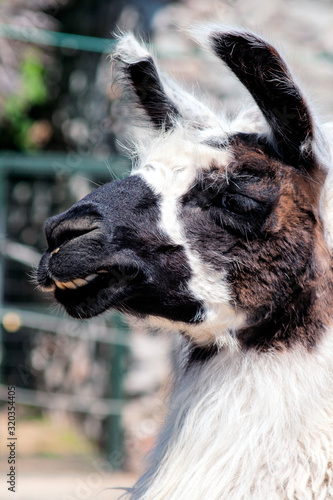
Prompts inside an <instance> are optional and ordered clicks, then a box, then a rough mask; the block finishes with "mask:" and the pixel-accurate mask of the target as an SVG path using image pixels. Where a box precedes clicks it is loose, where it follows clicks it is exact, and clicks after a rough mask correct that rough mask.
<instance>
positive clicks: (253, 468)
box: [131, 330, 333, 500]
mask: <svg viewBox="0 0 333 500" xmlns="http://www.w3.org/2000/svg"><path fill="white" fill-rule="evenodd" d="M332 380H333V331H332V330H331V331H329V332H327V334H326V335H325V337H324V339H323V341H322V342H321V344H320V345H319V346H318V347H317V348H316V349H315V350H314V351H308V350H306V349H305V348H304V347H301V346H299V347H297V348H294V349H292V350H289V351H287V350H286V351H283V352H276V351H275V352H268V353H265V354H263V353H257V352H255V351H249V352H247V353H246V354H244V353H241V352H237V353H235V352H230V351H229V350H228V349H223V350H221V351H220V353H219V355H218V356H216V357H215V358H213V359H211V360H210V361H209V362H207V363H206V364H204V365H203V366H202V365H201V364H200V363H198V365H196V366H195V367H193V368H192V369H191V370H189V371H188V372H187V373H185V374H184V373H182V374H181V375H180V376H179V378H178V379H177V380H175V383H174V387H175V390H174V393H173V395H172V397H171V401H170V412H169V414H168V417H167V421H166V425H165V428H164V430H163V432H162V434H161V435H160V437H159V442H158V446H157V448H156V450H155V452H154V453H153V455H152V457H151V462H152V464H153V465H152V467H151V468H150V469H149V471H148V473H147V474H146V475H145V476H143V478H141V480H139V482H138V484H137V485H136V487H135V489H134V493H133V495H132V497H131V498H132V499H133V500H137V499H140V500H179V499H181V500H203V499H207V500H208V499H209V500H254V499H255V500H295V499H298V500H313V499H315V500H329V499H332V498H333V475H332V473H333V471H332V457H333V444H332V434H333V391H332Z"/></svg>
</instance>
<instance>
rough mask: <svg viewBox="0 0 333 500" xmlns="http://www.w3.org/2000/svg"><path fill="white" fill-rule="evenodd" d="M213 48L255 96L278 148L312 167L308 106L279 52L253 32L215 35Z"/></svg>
mask: <svg viewBox="0 0 333 500" xmlns="http://www.w3.org/2000/svg"><path fill="white" fill-rule="evenodd" d="M211 40H212V49H213V50H214V52H215V53H216V54H217V55H218V56H219V57H220V58H221V59H222V60H223V61H224V62H225V63H226V64H227V65H228V66H229V68H230V69H231V70H232V71H233V73H234V74H235V75H236V76H237V77H238V78H239V80H240V81H241V82H242V84H243V85H244V86H245V87H246V88H247V89H248V91H249V92H250V93H251V94H252V96H253V98H254V99H255V101H256V102H257V104H258V106H259V108H260V109H261V111H262V112H263V114H264V116H265V118H266V120H267V121H268V123H269V125H270V126H271V129H272V132H273V135H274V138H275V141H276V145H277V149H278V151H279V152H280V154H281V156H282V157H283V158H284V159H286V160H287V161H288V163H289V164H291V165H294V166H298V167H299V168H303V169H305V170H307V169H309V168H312V166H313V155H312V151H309V150H308V151H306V152H305V151H302V150H301V145H302V144H303V143H304V142H305V141H309V142H310V141H311V140H312V139H313V123H312V118H311V115H310V112H309V110H308V107H307V105H306V103H305V100H304V98H303V96H302V95H301V93H300V91H299V89H298V87H297V86H296V84H295V83H294V81H293V80H292V77H291V75H290V73H289V70H288V68H287V66H286V64H285V63H284V61H283V60H282V58H281V57H280V55H279V54H278V52H277V51H276V50H275V49H274V47H272V46H271V45H270V44H268V43H267V42H265V41H263V40H261V39H260V38H259V37H257V36H255V35H254V34H252V33H219V32H217V33H215V34H213V35H212V38H211Z"/></svg>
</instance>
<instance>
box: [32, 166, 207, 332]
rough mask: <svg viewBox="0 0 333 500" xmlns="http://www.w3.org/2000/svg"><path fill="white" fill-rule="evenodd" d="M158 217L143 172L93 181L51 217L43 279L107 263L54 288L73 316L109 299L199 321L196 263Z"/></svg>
mask: <svg viewBox="0 0 333 500" xmlns="http://www.w3.org/2000/svg"><path fill="white" fill-rule="evenodd" d="M159 219H160V208H159V199H158V197H157V196H156V195H155V194H154V193H153V192H152V190H151V189H150V187H149V186H148V185H147V184H146V183H145V181H144V180H143V179H142V178H141V177H140V176H136V175H133V176H131V177H128V178H127V179H124V180H122V181H116V182H112V183H109V184H106V185H105V186H102V187H100V188H98V189H96V190H95V191H93V192H92V193H90V194H89V195H88V196H86V197H85V198H83V199H82V200H81V201H79V202H78V203H76V204H75V205H73V207H72V208H70V209H69V210H68V211H67V212H64V213H63V214H60V215H57V216H56V217H52V218H51V219H49V220H48V221H47V222H46V237H47V240H48V244H49V249H48V251H47V252H46V253H45V254H44V256H43V258H42V260H41V263H40V266H39V270H38V281H39V283H40V284H41V285H44V286H47V285H50V284H51V283H52V279H51V277H53V278H55V279H57V280H58V281H61V282H66V281H71V280H73V279H75V278H80V277H82V278H84V277H85V276H87V275H90V274H93V273H98V271H107V272H106V273H104V272H103V273H102V274H100V275H99V276H98V277H96V278H95V280H94V281H92V282H91V283H89V285H86V286H84V287H80V288H78V289H76V290H61V289H58V288H57V289H56V292H55V297H56V299H57V300H58V301H59V302H60V303H61V304H63V306H64V307H65V309H66V310H67V312H68V313H69V314H70V315H72V316H74V317H91V316H95V315H97V314H100V313H101V312H103V311H105V310H106V309H109V308H111V307H112V308H115V309H118V310H120V311H125V312H130V313H132V314H135V315H139V316H146V315H153V316H159V317H162V318H166V319H169V320H171V321H182V322H185V323H194V322H199V321H200V320H199V319H198V318H199V317H200V316H201V313H202V305H201V304H200V303H199V302H198V301H197V300H196V299H195V298H193V297H192V296H191V294H190V292H189V291H187V284H188V282H189V280H190V277H191V271H190V267H189V264H188V262H187V259H186V256H185V253H184V250H183V249H182V247H181V246H179V245H174V244H173V243H172V242H171V241H169V239H168V238H167V237H166V236H165V235H163V234H161V232H160V231H159V229H158V223H159ZM57 247H60V250H59V251H58V252H57V253H55V254H51V252H52V251H53V250H55V249H56V248H57Z"/></svg>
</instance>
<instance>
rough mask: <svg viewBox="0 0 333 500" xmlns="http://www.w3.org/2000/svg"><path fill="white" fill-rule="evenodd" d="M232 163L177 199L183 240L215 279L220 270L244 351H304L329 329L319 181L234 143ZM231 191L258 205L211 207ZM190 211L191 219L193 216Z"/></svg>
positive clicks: (331, 281) (329, 286)
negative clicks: (243, 318)
mask: <svg viewBox="0 0 333 500" xmlns="http://www.w3.org/2000/svg"><path fill="white" fill-rule="evenodd" d="M233 156H234V158H235V161H234V162H232V163H231V164H230V165H229V166H228V168H227V177H225V167H223V168H221V169H218V168H216V166H215V168H213V169H212V171H211V173H210V174H209V175H208V176H207V177H206V180H205V179H203V180H202V181H201V186H196V187H195V188H193V190H192V192H191V193H189V194H188V195H187V196H186V197H185V198H184V200H183V213H182V216H183V217H184V227H185V229H186V231H187V236H188V238H189V240H190V242H191V245H192V247H193V249H195V250H196V251H198V252H199V253H200V255H201V257H202V259H203V260H205V261H206V262H207V261H208V262H209V263H210V265H211V267H212V268H213V269H215V270H216V272H221V271H223V270H226V272H227V279H228V282H229V284H230V286H231V290H232V295H233V299H234V301H235V303H236V304H237V308H239V309H240V310H242V311H244V312H245V313H246V314H247V318H248V321H247V326H246V328H244V329H243V330H242V331H240V332H239V333H238V335H239V339H240V340H241V342H242V343H243V345H244V346H247V347H255V348H257V349H269V348H272V347H279V346H282V345H283V346H290V345H292V344H293V343H294V342H302V343H303V344H305V345H307V346H308V347H311V346H313V345H315V343H316V340H317V338H318V335H320V332H321V331H322V330H323V328H324V326H325V325H327V324H329V323H330V322H331V310H332V307H333V299H332V297H333V274H332V267H331V256H330V254H329V252H328V250H327V247H326V244H325V241H324V238H323V228H322V223H321V221H320V218H319V210H318V203H319V202H318V200H319V195H320V190H321V188H322V181H323V179H324V175H323V174H322V173H321V172H320V171H319V168H318V171H317V172H316V173H315V170H313V172H314V173H315V175H316V180H317V181H316V182H313V177H312V178H310V177H309V176H308V175H307V174H305V173H302V172H300V171H299V170H297V169H296V168H294V167H290V166H288V165H286V164H284V163H282V162H281V161H279V160H277V159H276V158H274V157H273V156H268V155H263V154H262V150H261V149H258V148H257V147H255V146H252V145H250V146H248V145H245V144H244V143H243V142H242V141H240V142H238V143H236V144H235V145H234V146H233ZM222 176H223V177H224V180H222ZM214 177H215V178H220V179H219V181H216V182H215V183H214V182H213V179H214ZM205 182H206V184H205ZM207 183H208V184H207ZM207 186H208V187H207ZM209 186H212V187H211V188H209ZM217 186H218V187H217ZM231 187H232V191H235V192H236V195H237V196H239V195H241V196H245V197H250V198H251V199H254V200H256V201H257V202H258V203H259V205H258V206H257V204H255V205H254V207H255V210H252V211H250V212H249V213H244V214H242V213H241V214H237V213H230V212H229V211H228V210H227V209H226V208H223V206H221V207H219V208H218V207H216V206H214V205H216V199H218V200H219V197H220V198H221V199H222V201H223V199H224V198H223V197H224V196H225V193H227V192H228V190H230V188H231ZM216 189H217V190H219V194H217V195H216V196H217V198H214V196H215V195H214V190H216ZM251 203H252V202H251ZM196 204H199V206H200V207H201V210H200V211H199V212H198V211H197V210H196V211H194V210H193V207H194V206H195V205H196ZM245 207H246V204H245ZM250 207H252V205H251V204H250ZM236 208H237V206H236Z"/></svg>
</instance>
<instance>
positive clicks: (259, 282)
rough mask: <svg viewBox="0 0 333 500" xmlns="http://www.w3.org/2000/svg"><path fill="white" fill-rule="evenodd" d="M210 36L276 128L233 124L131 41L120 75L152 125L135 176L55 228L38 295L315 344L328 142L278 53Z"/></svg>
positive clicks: (96, 195)
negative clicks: (165, 74)
mask: <svg viewBox="0 0 333 500" xmlns="http://www.w3.org/2000/svg"><path fill="white" fill-rule="evenodd" d="M202 38H203V39H204V43H205V44H206V45H207V46H208V47H209V48H210V49H211V50H213V52H215V54H216V55H217V56H218V57H219V58H220V59H222V60H223V61H224V62H225V63H226V64H227V66H228V67H229V68H230V69H231V71H232V72H233V73H234V74H235V75H236V76H237V77H238V79H239V80H240V82H241V83H242V84H243V85H244V86H245V87H246V88H247V90H248V91H249V92H250V94H251V95H252V97H253V98H254V100H255V101H256V104H257V106H258V108H259V110H260V111H261V113H262V116H263V117H264V118H265V120H264V119H263V118H262V116H261V117H260V116H259V113H258V112H254V111H253V110H250V111H249V112H247V113H244V114H243V115H242V116H241V117H240V116H239V117H238V118H236V119H235V120H234V121H231V122H230V123H227V122H226V121H225V120H224V119H221V118H219V117H218V116H216V115H215V114H214V113H212V112H211V111H210V110H209V109H208V108H207V107H206V106H204V105H203V104H201V103H200V102H198V101H196V100H195V99H194V97H192V96H191V95H189V94H187V93H186V92H184V91H183V90H181V89H180V88H178V87H177V86H176V85H175V84H174V83H173V82H171V81H169V80H168V79H167V78H165V77H163V76H161V75H160V74H159V72H158V69H157V67H156V65H155V62H154V60H153V58H152V56H151V55H150V54H149V52H147V50H146V49H145V48H143V47H142V46H141V45H140V44H139V43H138V42H137V41H136V40H135V39H134V38H133V37H132V36H131V35H127V36H124V37H123V38H122V39H121V40H120V41H119V44H118V49H117V51H116V54H115V56H114V63H115V65H116V67H117V69H118V71H119V72H120V74H121V77H122V83H123V86H124V90H125V91H127V92H128V94H129V95H131V97H132V98H133V100H134V102H135V107H136V110H140V111H141V113H142V118H143V117H144V120H143V123H144V124H143V129H142V130H143V132H144V134H142V133H141V139H140V141H138V142H137V143H136V153H137V156H138V160H137V162H136V166H135V168H134V169H133V172H132V175H131V176H129V177H128V178H126V179H124V180H122V181H116V182H112V183H110V184H106V185H105V186H102V187H100V188H98V189H96V190H95V191H93V192H92V193H90V194H89V195H88V196H86V197H85V198H83V199H82V200H81V201H80V202H78V203H76V204H75V205H74V206H73V207H72V208H70V209H69V210H68V211H66V212H64V213H63V214H60V215H58V216H55V217H53V218H51V219H49V220H48V221H47V223H46V229H45V231H46V237H47V241H48V245H49V248H48V250H47V252H46V253H45V254H44V256H43V258H42V260H41V263H40V266H39V270H38V281H39V284H40V285H41V286H42V287H43V288H44V289H50V290H53V291H54V294H55V297H56V299H57V300H58V301H59V302H60V303H61V304H62V305H63V306H64V307H65V309H66V310H67V312H68V313H69V314H71V315H72V316H74V317H84V318H87V317H91V316H95V315H97V314H100V313H101V312H103V311H105V310H107V309H109V308H115V309H118V310H121V311H125V312H128V313H130V314H134V315H136V316H139V317H143V318H146V319H148V320H149V321H150V323H151V324H153V325H156V326H162V327H163V326H165V327H169V328H171V329H174V328H178V329H180V330H181V331H182V332H184V335H186V336H187V337H188V338H191V339H192V340H193V342H194V343H196V344H201V345H205V346H209V345H212V344H215V345H216V344H222V345H223V344H230V345H234V344H235V343H236V344H237V345H240V344H242V345H244V346H255V347H258V348H263V347H269V346H272V345H282V344H284V345H289V344H290V343H292V342H294V341H296V340H299V341H301V342H303V343H304V344H306V345H308V346H309V345H313V344H314V343H315V340H316V336H317V335H318V328H319V327H320V325H322V326H323V327H324V324H325V323H326V322H328V321H329V320H328V318H327V317H326V309H327V308H325V305H326V304H327V301H328V298H327V297H326V294H327V293H328V291H330V293H331V295H332V292H331V283H332V280H331V255H330V251H329V249H328V247H327V243H326V240H325V231H326V230H327V229H326V228H324V227H323V218H325V215H324V216H323V215H322V214H321V213H320V198H321V195H322V190H323V186H324V183H325V177H326V173H327V172H326V170H327V164H328V161H327V160H326V156H325V154H324V153H323V151H324V142H322V145H321V143H320V138H319V133H318V132H317V131H316V128H315V126H314V122H313V119H312V116H311V114H310V111H309V109H308V106H307V104H306V102H305V100H304V98H303V96H302V95H301V93H300V91H299V89H298V87H297V85H296V84H295V83H294V81H293V79H292V77H291V75H290V73H289V70H288V69H287V67H286V65H285V63H284V61H283V60H282V59H281V57H280V56H279V54H278V53H277V52H276V50H275V49H274V48H273V47H272V46H271V45H269V44H268V43H266V42H265V41H263V40H262V39H260V38H259V37H257V36H255V35H253V34H252V33H246V32H240V31H232V30H223V29H221V28H218V29H214V28H213V29H210V30H208V31H207V32H206V33H205V36H204V37H202ZM319 298H321V300H319ZM291 326H292V328H291ZM319 329H320V328H319Z"/></svg>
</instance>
